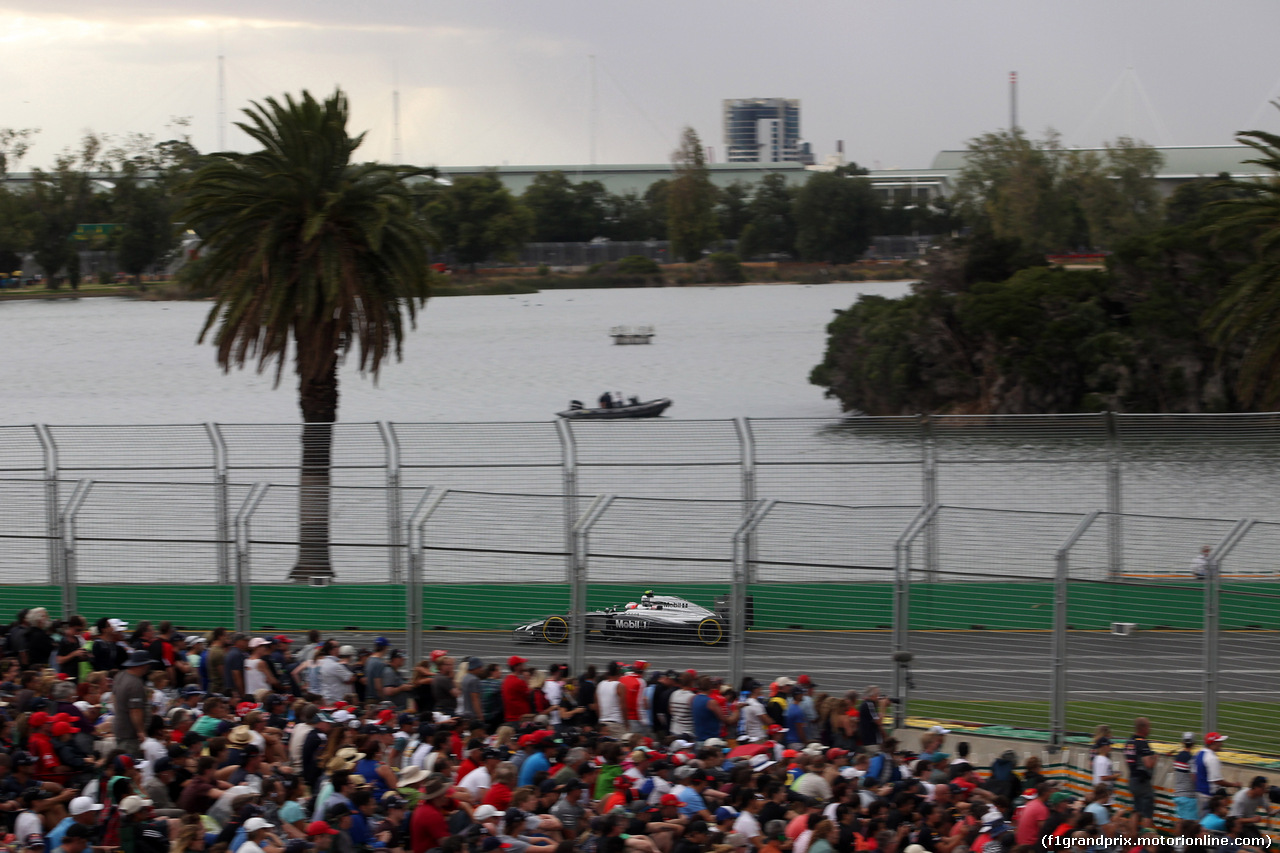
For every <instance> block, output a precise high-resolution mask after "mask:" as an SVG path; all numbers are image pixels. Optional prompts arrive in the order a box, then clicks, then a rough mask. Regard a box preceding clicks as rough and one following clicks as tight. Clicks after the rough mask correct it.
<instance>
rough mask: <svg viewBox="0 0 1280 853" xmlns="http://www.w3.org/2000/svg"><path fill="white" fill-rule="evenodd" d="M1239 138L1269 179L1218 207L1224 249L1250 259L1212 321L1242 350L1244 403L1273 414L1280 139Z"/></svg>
mask: <svg viewBox="0 0 1280 853" xmlns="http://www.w3.org/2000/svg"><path fill="white" fill-rule="evenodd" d="M1276 106H1277V107H1280V102H1277V103H1276ZM1236 138H1237V139H1238V140H1239V141H1240V142H1242V143H1244V144H1245V145H1248V146H1249V147H1250V148H1252V149H1253V150H1254V151H1255V152H1256V156H1254V157H1253V158H1252V159H1250V160H1247V161H1245V162H1247V163H1253V164H1256V165H1259V166H1263V167H1265V168H1267V169H1269V170H1270V171H1271V174H1270V175H1269V176H1268V177H1267V178H1266V179H1265V180H1259V181H1233V182H1228V183H1225V184H1224V185H1223V186H1224V188H1226V189H1230V190H1231V191H1232V194H1233V196H1234V197H1232V198H1229V199H1225V200H1221V201H1218V202H1216V204H1215V210H1216V213H1217V217H1216V221H1215V222H1214V223H1213V225H1212V226H1211V227H1212V230H1213V233H1214V234H1215V235H1216V236H1217V238H1218V241H1219V242H1220V243H1221V244H1222V245H1224V246H1226V247H1229V248H1235V249H1237V250H1238V251H1240V252H1242V253H1244V254H1245V255H1246V256H1247V258H1248V265H1247V266H1246V267H1245V268H1244V269H1243V270H1242V271H1241V272H1240V273H1239V274H1238V275H1237V276H1236V279H1235V284H1234V287H1233V288H1232V289H1231V290H1230V291H1229V292H1228V293H1227V294H1226V295H1225V296H1224V298H1223V299H1222V300H1221V301H1220V302H1219V303H1218V304H1217V305H1216V306H1215V307H1214V310H1213V313H1212V314H1211V316H1210V318H1209V319H1210V322H1211V323H1212V325H1213V330H1214V339H1215V340H1216V341H1217V342H1218V343H1219V344H1220V345H1226V344H1228V343H1229V342H1235V343H1236V345H1237V346H1240V347H1242V349H1243V360H1242V363H1241V366H1240V376H1239V381H1238V386H1237V389H1238V392H1239V394H1240V397H1241V399H1242V400H1243V401H1244V402H1245V403H1253V404H1260V405H1261V406H1263V407H1266V408H1271V407H1274V406H1275V404H1276V403H1277V402H1280V135H1276V134H1274V133H1267V132H1266V131H1261V130H1250V131H1246V132H1243V133H1239V134H1237V135H1236Z"/></svg>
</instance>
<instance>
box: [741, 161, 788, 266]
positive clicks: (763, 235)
mask: <svg viewBox="0 0 1280 853" xmlns="http://www.w3.org/2000/svg"><path fill="white" fill-rule="evenodd" d="M795 202H796V188H795V187H793V186H791V185H790V184H789V183H787V179H786V176H785V175H779V174H777V173H770V174H768V175H765V176H764V178H762V179H761V181H760V183H759V184H757V185H756V192H755V195H753V196H752V197H751V207H750V213H751V233H750V235H749V237H750V239H749V240H748V241H747V242H748V243H749V246H748V247H747V248H746V249H744V250H743V251H741V252H739V254H740V255H742V256H743V257H747V255H748V254H751V255H771V254H788V255H794V254H795V252H796V213H795ZM748 250H749V251H748Z"/></svg>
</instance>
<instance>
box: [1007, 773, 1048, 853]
mask: <svg viewBox="0 0 1280 853" xmlns="http://www.w3.org/2000/svg"><path fill="white" fill-rule="evenodd" d="M1048 795H1049V783H1048V782H1041V783H1040V784H1039V785H1036V787H1035V790H1034V791H1027V792H1026V793H1025V794H1024V796H1026V797H1028V799H1027V801H1026V802H1025V803H1023V804H1022V805H1021V806H1019V807H1018V810H1017V812H1015V813H1014V815H1013V821H1014V823H1015V824H1017V829H1016V830H1015V832H1014V836H1013V839H1014V843H1015V844H1030V845H1032V846H1035V845H1038V844H1039V843H1040V824H1042V823H1044V821H1045V818H1047V817H1048V816H1049V806H1048V804H1047V803H1046V802H1045V798H1046V797H1048Z"/></svg>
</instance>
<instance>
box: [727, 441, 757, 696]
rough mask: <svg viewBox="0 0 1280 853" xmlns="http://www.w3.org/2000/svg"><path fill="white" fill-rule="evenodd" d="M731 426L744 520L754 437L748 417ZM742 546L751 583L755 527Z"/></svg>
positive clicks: (750, 505)
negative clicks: (735, 438)
mask: <svg viewBox="0 0 1280 853" xmlns="http://www.w3.org/2000/svg"><path fill="white" fill-rule="evenodd" d="M733 426H734V429H735V430H736V431H737V433H738V448H739V452H740V458H741V467H742V517H743V519H744V520H746V519H749V518H750V517H751V514H752V513H753V512H755V510H756V438H755V434H754V433H753V432H752V431H751V421H750V419H748V418H734V419H733ZM743 547H744V548H745V549H746V551H745V553H744V554H743V560H744V563H743V564H744V565H745V566H746V571H747V574H746V575H745V582H746V583H753V582H754V581H755V576H754V574H753V570H754V567H755V561H756V528H755V527H752V528H751V530H750V531H749V532H748V534H747V540H746V542H744V543H743ZM740 681H741V679H739V680H738V681H734V682H731V683H734V684H737V683H739V682H740Z"/></svg>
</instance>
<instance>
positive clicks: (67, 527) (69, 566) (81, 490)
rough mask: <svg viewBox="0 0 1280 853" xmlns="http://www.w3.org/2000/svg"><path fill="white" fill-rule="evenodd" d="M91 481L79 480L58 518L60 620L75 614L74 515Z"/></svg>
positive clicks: (86, 493)
mask: <svg viewBox="0 0 1280 853" xmlns="http://www.w3.org/2000/svg"><path fill="white" fill-rule="evenodd" d="M92 488H93V480H80V481H78V482H77V483H76V487H75V490H74V491H72V492H71V497H70V498H68V499H67V506H66V509H64V510H63V511H62V516H61V518H60V521H61V527H62V555H63V556H62V618H63V619H67V618H70V617H71V615H72V614H74V613H75V612H76V605H77V601H76V593H77V592H78V591H79V585H80V578H79V575H78V574H77V573H76V513H78V512H80V507H81V506H83V505H84V501H85V498H87V497H89V490H90V489H92Z"/></svg>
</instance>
